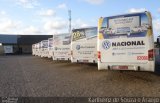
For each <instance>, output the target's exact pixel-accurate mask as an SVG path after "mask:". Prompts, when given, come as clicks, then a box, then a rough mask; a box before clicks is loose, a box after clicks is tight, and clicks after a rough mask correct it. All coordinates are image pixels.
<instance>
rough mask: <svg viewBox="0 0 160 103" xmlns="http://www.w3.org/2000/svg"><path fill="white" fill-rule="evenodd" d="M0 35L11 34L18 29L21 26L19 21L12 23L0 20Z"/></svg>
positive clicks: (8, 20) (11, 21) (9, 20)
mask: <svg viewBox="0 0 160 103" xmlns="http://www.w3.org/2000/svg"><path fill="white" fill-rule="evenodd" d="M0 24H1V25H0V33H12V31H13V30H15V29H17V28H19V26H20V25H21V22H20V21H13V20H11V19H8V18H7V19H1V20H0Z"/></svg>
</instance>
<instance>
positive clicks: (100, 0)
mask: <svg viewBox="0 0 160 103" xmlns="http://www.w3.org/2000/svg"><path fill="white" fill-rule="evenodd" d="M85 1H86V2H88V3H90V4H94V5H99V4H102V3H103V2H104V1H105V0H85Z"/></svg>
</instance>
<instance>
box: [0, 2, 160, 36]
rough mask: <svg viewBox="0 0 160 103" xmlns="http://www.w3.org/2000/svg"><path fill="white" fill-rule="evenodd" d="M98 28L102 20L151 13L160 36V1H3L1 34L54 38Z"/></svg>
mask: <svg viewBox="0 0 160 103" xmlns="http://www.w3.org/2000/svg"><path fill="white" fill-rule="evenodd" d="M69 9H70V10H71V11H72V28H79V27H86V26H97V21H98V18H99V17H101V16H112V15H117V14H124V13H129V12H139V11H146V10H147V11H150V12H151V14H152V18H153V27H154V34H155V35H156V36H157V35H158V34H160V0H0V34H55V33H61V32H68V18H69V17H68V10H69Z"/></svg>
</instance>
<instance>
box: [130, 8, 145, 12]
mask: <svg viewBox="0 0 160 103" xmlns="http://www.w3.org/2000/svg"><path fill="white" fill-rule="evenodd" d="M144 11H147V9H145V8H139V9H136V8H131V9H129V10H128V12H129V13H135V12H144Z"/></svg>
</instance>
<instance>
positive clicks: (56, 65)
mask: <svg viewBox="0 0 160 103" xmlns="http://www.w3.org/2000/svg"><path fill="white" fill-rule="evenodd" d="M1 96H2V97H5V96H10V97H19V96H25V97H28V96H30V97H48V96H50V97H53V96H59V97H63V96H65V97H70V96H76V97H84V96H87V97H90V96H94V97H96V96H98V97H104V96H105V97H106V96H114V97H115V96H127V97H128V96H135V97H138V96H152V97H153V96H155V97H160V75H159V76H158V75H155V74H153V73H149V72H133V71H124V72H122V73H121V72H119V71H98V70H97V67H96V65H86V64H71V63H69V62H57V61H52V60H51V59H47V58H40V57H35V56H30V55H26V56H0V97H1Z"/></svg>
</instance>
